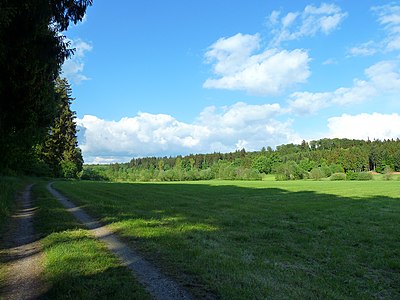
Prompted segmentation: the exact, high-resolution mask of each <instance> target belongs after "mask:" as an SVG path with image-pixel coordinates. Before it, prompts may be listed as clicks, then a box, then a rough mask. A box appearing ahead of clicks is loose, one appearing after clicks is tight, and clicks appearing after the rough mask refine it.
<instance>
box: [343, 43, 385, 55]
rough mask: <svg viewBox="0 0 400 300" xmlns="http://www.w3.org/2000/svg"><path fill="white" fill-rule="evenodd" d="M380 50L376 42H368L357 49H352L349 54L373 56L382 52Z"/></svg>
mask: <svg viewBox="0 0 400 300" xmlns="http://www.w3.org/2000/svg"><path fill="white" fill-rule="evenodd" d="M379 48H380V45H379V44H377V43H375V42H374V41H368V42H366V43H362V44H361V45H358V46H356V47H352V48H351V49H350V50H349V54H350V55H351V56H371V55H374V54H376V53H377V52H378V51H380V49H379Z"/></svg>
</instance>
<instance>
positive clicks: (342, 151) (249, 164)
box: [81, 139, 400, 181]
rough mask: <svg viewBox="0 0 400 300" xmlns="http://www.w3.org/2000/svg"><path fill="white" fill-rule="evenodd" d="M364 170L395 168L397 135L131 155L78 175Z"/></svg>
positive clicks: (399, 156)
mask: <svg viewBox="0 0 400 300" xmlns="http://www.w3.org/2000/svg"><path fill="white" fill-rule="evenodd" d="M369 171H372V172H378V173H384V172H390V171H400V140H399V139H397V140H383V141H380V140H374V141H370V140H368V141H364V140H350V139H320V140H316V141H311V142H309V143H307V142H306V141H303V142H302V143H301V144H299V145H296V144H286V145H281V146H278V147H277V148H276V150H273V149H272V148H271V147H268V148H263V149H261V151H255V152H246V151H245V150H244V149H242V150H240V151H235V152H231V153H211V154H190V155H187V156H176V157H145V158H133V159H132V160H131V161H130V162H129V163H121V164H118V163H116V164H111V165H91V166H87V167H85V169H84V171H83V173H82V176H81V178H82V179H91V180H102V179H104V180H127V181H176V180H209V179H230V180H235V179H238V180H261V179H262V174H275V175H276V178H277V179H278V180H291V179H306V178H311V179H321V178H326V177H331V176H333V175H334V176H333V177H332V179H336V180H341V179H345V178H347V179H360V180H366V179H370V178H371V174H370V173H367V172H369Z"/></svg>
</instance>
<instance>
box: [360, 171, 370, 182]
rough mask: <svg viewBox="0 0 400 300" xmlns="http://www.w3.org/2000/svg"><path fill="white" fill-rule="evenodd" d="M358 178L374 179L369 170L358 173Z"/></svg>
mask: <svg viewBox="0 0 400 300" xmlns="http://www.w3.org/2000/svg"><path fill="white" fill-rule="evenodd" d="M357 180H372V174H371V173H369V172H360V173H357Z"/></svg>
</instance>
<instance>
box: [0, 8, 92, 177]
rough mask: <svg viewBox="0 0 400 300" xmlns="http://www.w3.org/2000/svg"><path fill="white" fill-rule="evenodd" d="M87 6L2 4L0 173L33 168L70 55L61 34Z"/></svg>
mask: <svg viewBox="0 0 400 300" xmlns="http://www.w3.org/2000/svg"><path fill="white" fill-rule="evenodd" d="M91 3H92V1H91V0H81V1H78V0H73V1H70V0H53V1H48V0H24V1H20V0H3V1H0V70H1V72H0V99H1V101H0V145H1V147H0V170H2V171H3V170H5V169H11V170H17V171H26V170H27V169H28V168H30V167H31V166H30V165H31V163H32V162H33V160H32V159H31V158H32V157H33V156H34V154H33V153H34V148H35V145H37V144H40V143H41V142H42V141H43V138H44V137H45V136H46V134H47V132H48V129H49V126H51V125H52V122H53V121H54V118H55V117H56V116H57V113H58V111H57V109H58V104H59V103H58V99H57V97H56V96H55V93H54V86H55V80H56V78H57V77H58V75H59V73H60V70H61V65H62V64H63V62H64V60H65V59H66V58H67V57H69V56H70V55H71V53H72V52H73V50H72V49H68V47H69V43H68V41H67V39H66V38H65V37H64V36H63V35H62V34H63V33H64V32H65V30H67V29H68V26H69V24H70V22H73V23H77V22H78V21H80V20H82V18H83V16H84V14H85V11H86V8H87V6H88V5H91Z"/></svg>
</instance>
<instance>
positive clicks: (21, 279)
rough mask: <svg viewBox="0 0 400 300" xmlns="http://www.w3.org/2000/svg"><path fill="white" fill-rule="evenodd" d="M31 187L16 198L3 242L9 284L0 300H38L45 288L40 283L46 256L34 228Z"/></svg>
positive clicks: (7, 282)
mask: <svg viewBox="0 0 400 300" xmlns="http://www.w3.org/2000/svg"><path fill="white" fill-rule="evenodd" d="M31 189H32V185H28V186H27V187H26V188H25V190H24V191H23V192H22V193H20V194H18V196H17V207H18V209H17V211H16V213H15V214H14V215H13V216H12V217H11V221H10V223H9V224H8V226H7V228H6V229H7V230H6V234H5V236H4V237H3V241H2V244H3V245H2V246H3V247H2V250H3V252H4V253H5V259H6V261H7V263H6V270H7V274H8V277H7V281H6V286H5V289H4V291H2V293H1V294H0V298H1V297H4V299H37V298H39V297H40V296H41V295H43V294H44V293H45V291H46V288H45V286H44V284H43V282H42V280H41V279H40V275H41V272H42V262H43V253H42V251H41V250H42V247H41V244H40V241H39V240H38V239H37V237H36V235H35V232H34V228H33V217H34V214H35V207H33V202H32V197H31Z"/></svg>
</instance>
